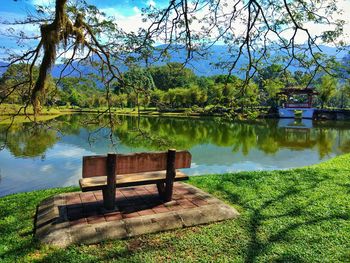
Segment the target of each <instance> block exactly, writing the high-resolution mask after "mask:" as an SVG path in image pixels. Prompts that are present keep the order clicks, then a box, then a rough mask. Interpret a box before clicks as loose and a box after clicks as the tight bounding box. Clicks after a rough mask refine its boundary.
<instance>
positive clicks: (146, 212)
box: [138, 209, 155, 216]
mask: <svg viewBox="0 0 350 263" xmlns="http://www.w3.org/2000/svg"><path fill="white" fill-rule="evenodd" d="M138 213H139V215H140V216H146V215H153V214H155V212H154V211H153V210H152V209H143V210H140V211H138Z"/></svg>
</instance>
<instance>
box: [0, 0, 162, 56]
mask: <svg viewBox="0 0 350 263" xmlns="http://www.w3.org/2000/svg"><path fill="white" fill-rule="evenodd" d="M71 1H72V2H74V0H71ZM54 2H55V1H54V0H17V1H14V0H0V22H1V21H14V20H15V19H18V20H20V19H23V18H25V17H26V14H27V13H28V12H33V11H34V6H35V5H50V4H51V5H52V6H54ZM87 2H88V3H89V4H92V5H95V6H97V7H98V8H99V9H100V10H101V11H104V12H105V13H106V14H107V15H109V16H115V17H116V21H117V22H118V25H119V26H120V27H121V28H123V29H125V30H126V31H137V29H138V28H139V27H140V26H142V17H141V9H142V8H145V7H148V6H150V5H152V6H156V7H162V6H165V5H166V4H167V3H168V0H87ZM6 29H7V26H5V25H1V24H0V60H1V57H2V54H3V50H1V48H2V47H7V48H11V49H14V48H18V50H19V51H20V49H19V47H18V45H17V44H16V42H15V41H14V40H13V39H9V38H8V37H6V34H7V33H6ZM16 30H23V31H25V32H33V34H34V33H35V32H39V28H33V27H30V26H16Z"/></svg>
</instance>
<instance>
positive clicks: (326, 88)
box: [317, 75, 337, 109]
mask: <svg viewBox="0 0 350 263" xmlns="http://www.w3.org/2000/svg"><path fill="white" fill-rule="evenodd" d="M336 88H337V80H336V79H335V78H334V77H332V76H329V75H324V76H323V77H322V78H321V83H320V84H319V85H318V86H317V91H318V93H319V95H318V98H319V99H320V101H321V108H322V109H323V108H324V105H325V104H327V103H328V102H329V100H330V99H331V98H332V97H333V96H334V95H335V92H336Z"/></svg>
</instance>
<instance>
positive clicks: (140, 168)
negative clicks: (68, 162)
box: [83, 151, 191, 178]
mask: <svg viewBox="0 0 350 263" xmlns="http://www.w3.org/2000/svg"><path fill="white" fill-rule="evenodd" d="M166 165H167V152H153V153H149V152H148V153H147V152H146V153H133V154H118V155H117V169H116V173H117V174H118V175H120V174H132V173H141V172H153V171H161V170H165V169H166ZM106 167H107V156H103V155H100V156H84V157H83V178H88V177H95V176H106V175H107V168H106ZM190 167H191V154H190V152H188V151H177V152H176V158H175V168H176V169H180V168H190Z"/></svg>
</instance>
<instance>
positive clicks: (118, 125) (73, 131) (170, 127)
mask: <svg viewBox="0 0 350 263" xmlns="http://www.w3.org/2000/svg"><path fill="white" fill-rule="evenodd" d="M88 117H89V118H92V119H93V118H94V116H93V115H83V114H80V115H79V114H74V115H64V116H60V117H59V118H56V119H54V120H51V121H49V123H50V126H52V127H53V128H54V129H47V127H46V126H41V125H34V124H33V123H22V124H16V125H13V126H12V127H11V129H10V130H9V134H8V137H7V142H6V148H7V149H8V150H9V151H10V152H11V154H12V155H13V156H15V157H37V156H43V157H44V156H45V152H46V151H47V150H48V149H49V148H51V147H53V146H54V145H55V144H56V143H57V142H58V141H59V140H60V137H59V136H58V134H57V131H56V130H59V131H60V132H61V133H62V136H63V137H64V136H75V138H76V141H77V143H78V142H80V141H83V136H85V135H86V134H89V133H92V132H94V131H96V130H98V132H96V134H95V135H96V136H97V139H96V141H98V140H99V138H98V136H101V138H100V140H107V139H106V134H109V133H110V129H109V128H103V129H100V128H101V127H105V126H106V127H108V125H106V122H107V121H108V120H107V118H100V119H99V122H95V123H90V124H89V125H87V124H86V123H87V122H86V119H87V118H88ZM116 118H117V121H116V122H115V126H114V130H113V131H112V134H113V136H114V137H115V138H116V139H117V141H118V142H119V143H120V144H121V145H124V146H127V147H131V148H143V149H147V150H165V149H167V148H169V147H171V148H177V149H191V148H193V147H195V146H197V145H204V144H205V145H206V144H212V145H215V146H219V147H230V148H231V149H232V152H233V153H238V152H240V153H242V154H243V155H244V156H247V155H248V154H249V153H250V152H251V151H252V150H259V151H261V152H263V153H264V154H266V155H274V154H276V153H277V152H278V151H280V150H281V149H289V150H293V151H301V150H306V149H313V150H317V151H318V154H319V158H320V159H323V158H324V157H325V156H328V155H330V154H331V153H332V152H339V153H346V152H349V151H350V123H345V122H331V121H330V122H313V124H312V125H313V127H312V128H309V127H300V124H297V125H294V127H293V125H292V126H288V125H287V126H286V127H283V126H282V127H281V125H279V123H278V120H256V121H228V120H224V119H221V118H213V117H212V118H209V117H208V118H175V117H141V118H140V119H138V118H137V117H130V116H118V117H116ZM83 121H84V122H83ZM83 123H84V124H83ZM298 125H299V126H298ZM5 130H6V127H5V126H0V142H1V143H4V141H5V137H6V136H5ZM84 138H85V139H86V136H85V137H84ZM106 144H107V143H106Z"/></svg>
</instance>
